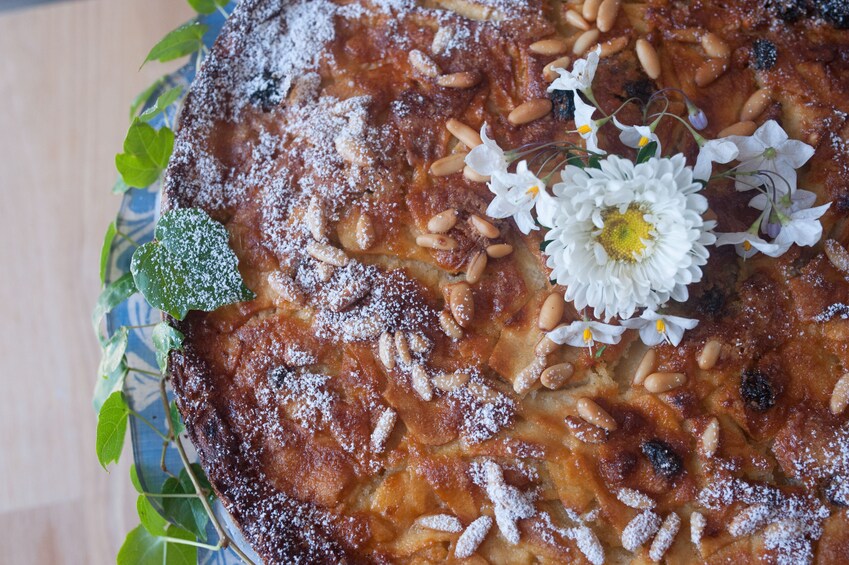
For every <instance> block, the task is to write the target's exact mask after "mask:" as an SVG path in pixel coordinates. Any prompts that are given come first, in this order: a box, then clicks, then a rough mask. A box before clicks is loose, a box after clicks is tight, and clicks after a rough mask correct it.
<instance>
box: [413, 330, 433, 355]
mask: <svg viewBox="0 0 849 565" xmlns="http://www.w3.org/2000/svg"><path fill="white" fill-rule="evenodd" d="M407 341H408V342H409V344H410V349H411V350H412V351H415V352H416V353H424V352H426V351H427V350H428V349H430V341H429V340H428V339H427V338H426V337H425V336H423V335H422V334H420V333H417V332H410V333H409V334H408V335H407Z"/></svg>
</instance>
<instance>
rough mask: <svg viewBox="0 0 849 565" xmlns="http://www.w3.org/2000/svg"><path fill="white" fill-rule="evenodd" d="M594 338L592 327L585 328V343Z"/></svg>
mask: <svg viewBox="0 0 849 565" xmlns="http://www.w3.org/2000/svg"><path fill="white" fill-rule="evenodd" d="M592 340H593V332H592V330H590V328H584V343H589V342H591V341H592Z"/></svg>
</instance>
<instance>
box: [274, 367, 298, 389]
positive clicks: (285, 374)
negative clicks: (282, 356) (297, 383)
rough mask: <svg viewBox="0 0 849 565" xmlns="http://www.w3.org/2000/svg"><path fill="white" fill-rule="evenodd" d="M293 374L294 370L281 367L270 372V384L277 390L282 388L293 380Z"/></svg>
mask: <svg viewBox="0 0 849 565" xmlns="http://www.w3.org/2000/svg"><path fill="white" fill-rule="evenodd" d="M292 374H293V371H292V369H290V368H289V367H286V366H285V365H280V366H278V367H274V368H273V369H271V370H270V371H268V382H269V384H271V386H272V387H274V388H275V389H278V388H282V387H283V386H284V385H285V384H286V380H287V379H288V378H291V376H292Z"/></svg>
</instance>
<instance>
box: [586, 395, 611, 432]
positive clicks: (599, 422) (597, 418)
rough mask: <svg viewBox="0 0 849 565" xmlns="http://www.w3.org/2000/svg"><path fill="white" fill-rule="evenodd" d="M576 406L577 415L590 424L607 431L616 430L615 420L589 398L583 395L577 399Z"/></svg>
mask: <svg viewBox="0 0 849 565" xmlns="http://www.w3.org/2000/svg"><path fill="white" fill-rule="evenodd" d="M577 407H578V415H579V416H580V417H581V418H583V419H584V420H586V421H587V422H589V423H590V424H593V425H595V426H598V427H599V428H604V429H605V430H607V431H608V432H613V431H616V428H618V427H619V426H617V424H616V420H614V419H613V417H612V416H611V415H610V414H608V413H607V411H606V410H605V409H604V408H602V407H601V406H599V405H598V404H596V403H595V402H594V401H592V400H590V399H589V398H586V397H584V398H581V399H579V400H578V404H577Z"/></svg>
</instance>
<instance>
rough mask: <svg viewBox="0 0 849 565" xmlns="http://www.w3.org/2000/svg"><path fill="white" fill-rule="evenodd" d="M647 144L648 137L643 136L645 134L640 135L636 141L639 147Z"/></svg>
mask: <svg viewBox="0 0 849 565" xmlns="http://www.w3.org/2000/svg"><path fill="white" fill-rule="evenodd" d="M648 144H649V138H648V137H645V136H643V137H641V138H640V141H638V142H637V145H639V146H640V147H645V146H646V145H648Z"/></svg>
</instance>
